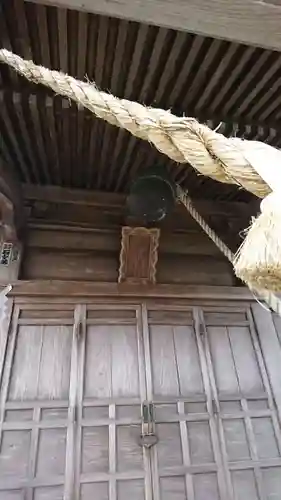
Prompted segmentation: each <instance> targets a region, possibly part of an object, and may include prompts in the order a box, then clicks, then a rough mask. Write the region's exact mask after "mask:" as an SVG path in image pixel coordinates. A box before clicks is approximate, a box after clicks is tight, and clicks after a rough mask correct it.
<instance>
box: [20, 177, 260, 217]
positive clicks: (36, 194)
mask: <svg viewBox="0 0 281 500" xmlns="http://www.w3.org/2000/svg"><path fill="white" fill-rule="evenodd" d="M22 189H23V195H24V198H25V200H26V201H28V200H30V201H42V202H43V201H44V202H47V203H48V202H49V203H59V204H65V203H70V204H72V205H73V204H75V205H76V204H78V205H87V206H92V207H99V208H103V209H107V210H116V209H119V210H120V209H122V208H123V209H124V208H125V201H126V196H125V195H124V194H121V193H106V192H99V191H90V190H79V189H69V188H63V187H58V186H38V185H34V184H23V185H22ZM196 207H197V209H198V210H199V211H200V212H202V213H203V214H214V215H227V216H230V215H231V214H232V216H234V215H235V214H236V215H237V214H238V215H243V214H245V216H246V217H247V216H249V215H252V214H253V213H255V211H256V210H257V208H258V204H257V203H256V202H251V203H243V202H235V201H234V202H232V201H210V200H204V199H199V200H196ZM177 210H179V211H180V212H181V213H185V212H186V210H185V209H184V208H182V206H181V205H179V206H178V207H177Z"/></svg>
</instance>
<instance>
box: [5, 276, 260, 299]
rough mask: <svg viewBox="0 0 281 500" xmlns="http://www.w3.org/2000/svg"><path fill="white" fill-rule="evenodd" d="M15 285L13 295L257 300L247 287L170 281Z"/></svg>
mask: <svg viewBox="0 0 281 500" xmlns="http://www.w3.org/2000/svg"><path fill="white" fill-rule="evenodd" d="M0 286H2V287H4V286H6V283H1V284H0ZM12 287H13V288H12V291H11V292H10V294H9V296H44V297H73V298H75V297H104V298H106V299H108V298H117V297H122V298H126V297H127V298H159V299H163V298H167V299H196V300H197V299H211V300H237V301H241V300H254V298H253V295H252V294H251V292H250V291H249V290H248V289H247V288H246V287H227V286H225V287H224V286H204V285H194V286H193V285H168V284H167V285H165V284H161V285H149V286H146V285H145V286H140V285H132V284H125V283H124V284H117V283H98V282H96V283H93V282H85V281H82V282H80V281H59V280H53V281H41V280H38V281H25V280H19V281H15V282H14V283H12Z"/></svg>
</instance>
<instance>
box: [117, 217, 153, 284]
mask: <svg viewBox="0 0 281 500" xmlns="http://www.w3.org/2000/svg"><path fill="white" fill-rule="evenodd" d="M159 236H160V230H159V229H147V228H144V227H127V226H126V227H123V228H122V241H121V252H120V268H119V280H118V281H119V283H134V284H142V285H147V284H154V283H156V265H157V260H158V245H159Z"/></svg>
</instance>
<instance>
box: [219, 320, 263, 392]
mask: <svg viewBox="0 0 281 500" xmlns="http://www.w3.org/2000/svg"><path fill="white" fill-rule="evenodd" d="M227 331H228V336H229V341H230V347H231V352H232V357H233V363H234V366H235V371H236V373H237V380H238V384H239V388H240V392H241V394H243V395H246V394H251V393H253V392H262V391H263V390H264V387H263V383H262V378H261V373H260V370H259V365H258V362H257V358H256V353H255V351H254V347H253V344H252V339H251V335H250V331H249V328H248V327H241V326H230V327H228V328H227Z"/></svg>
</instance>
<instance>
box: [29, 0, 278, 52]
mask: <svg viewBox="0 0 281 500" xmlns="http://www.w3.org/2000/svg"><path fill="white" fill-rule="evenodd" d="M31 1H37V3H45V4H46V3H48V4H50V5H56V6H59V7H64V8H65V7H67V8H70V9H78V10H83V11H87V12H95V13H98V14H103V15H107V16H112V17H118V18H124V19H131V20H135V21H138V22H142V23H151V24H155V25H158V26H159V25H160V26H165V27H169V28H173V29H178V30H184V31H189V32H194V33H199V34H204V35H207V36H212V37H217V38H223V39H226V40H233V41H237V42H242V43H247V44H252V45H258V46H262V47H267V48H271V49H275V50H281V36H280V30H279V26H280V23H281V8H280V4H279V3H277V1H276V0H269V1H267V2H258V1H255V0H245V1H243V0H235V2H229V1H228V0H214V1H213V2H212V5H211V6H210V4H209V2H206V0H196V1H194V0H189V1H188V2H185V3H182V2H180V1H179V0H176V1H170V0H161V1H160V2H159V1H158V2H157V3H155V2H153V1H150V0H145V1H142V2H136V1H130V0H118V1H113V0H98V1H95V2H92V1H91V0H44V2H43V0H31Z"/></svg>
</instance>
